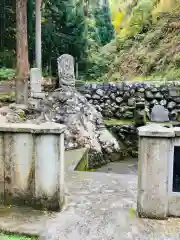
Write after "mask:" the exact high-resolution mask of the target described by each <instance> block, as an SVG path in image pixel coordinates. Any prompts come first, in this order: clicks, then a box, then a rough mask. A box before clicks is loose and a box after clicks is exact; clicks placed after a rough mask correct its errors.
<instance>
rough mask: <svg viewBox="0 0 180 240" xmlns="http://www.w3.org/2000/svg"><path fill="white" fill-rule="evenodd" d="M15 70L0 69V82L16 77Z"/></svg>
mask: <svg viewBox="0 0 180 240" xmlns="http://www.w3.org/2000/svg"><path fill="white" fill-rule="evenodd" d="M15 74H16V72H15V70H13V69H8V68H0V80H9V79H12V78H13V77H15Z"/></svg>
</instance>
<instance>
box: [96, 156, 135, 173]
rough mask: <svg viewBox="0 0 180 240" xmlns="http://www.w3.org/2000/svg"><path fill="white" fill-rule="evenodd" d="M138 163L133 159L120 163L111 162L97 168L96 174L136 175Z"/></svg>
mask: <svg viewBox="0 0 180 240" xmlns="http://www.w3.org/2000/svg"><path fill="white" fill-rule="evenodd" d="M137 170H138V161H137V159H135V158H129V159H126V160H124V161H121V162H111V163H108V164H107V165H105V166H103V167H101V168H99V169H98V170H97V172H105V173H117V174H133V175H137Z"/></svg>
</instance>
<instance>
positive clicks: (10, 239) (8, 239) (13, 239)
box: [0, 234, 37, 240]
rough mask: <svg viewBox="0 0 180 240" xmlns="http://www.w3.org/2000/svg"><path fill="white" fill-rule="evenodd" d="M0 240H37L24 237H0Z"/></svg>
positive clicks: (4, 235)
mask: <svg viewBox="0 0 180 240" xmlns="http://www.w3.org/2000/svg"><path fill="white" fill-rule="evenodd" d="M0 239H1V240H37V237H25V236H20V235H7V234H2V235H0Z"/></svg>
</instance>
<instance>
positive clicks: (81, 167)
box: [75, 153, 88, 171]
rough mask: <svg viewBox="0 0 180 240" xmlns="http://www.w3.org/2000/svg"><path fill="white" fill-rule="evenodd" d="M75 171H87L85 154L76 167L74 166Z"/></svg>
mask: <svg viewBox="0 0 180 240" xmlns="http://www.w3.org/2000/svg"><path fill="white" fill-rule="evenodd" d="M75 171H88V159H87V153H85V154H84V155H83V157H82V158H81V160H80V161H79V163H78V165H77V166H76V168H75Z"/></svg>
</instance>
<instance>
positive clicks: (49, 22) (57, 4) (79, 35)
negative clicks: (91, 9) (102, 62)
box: [29, 0, 87, 74]
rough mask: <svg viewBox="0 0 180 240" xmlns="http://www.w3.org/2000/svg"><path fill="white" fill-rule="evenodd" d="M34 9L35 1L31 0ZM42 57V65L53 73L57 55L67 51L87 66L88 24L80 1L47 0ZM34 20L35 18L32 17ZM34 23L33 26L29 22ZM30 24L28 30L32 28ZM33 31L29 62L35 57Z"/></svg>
mask: <svg viewBox="0 0 180 240" xmlns="http://www.w3.org/2000/svg"><path fill="white" fill-rule="evenodd" d="M29 2H31V4H29V7H30V10H29V11H30V12H32V5H33V3H32V0H29ZM29 15H30V14H29ZM42 16H43V18H42V56H43V68H44V70H45V71H46V72H49V73H50V74H51V73H53V74H55V73H56V72H57V70H56V69H57V58H58V57H59V56H60V55H61V54H64V53H68V54H71V55H73V56H74V57H75V59H76V60H77V61H78V63H79V68H80V70H81V68H84V62H85V59H86V58H87V25H86V22H85V16H84V9H83V5H82V3H81V2H80V1H77V2H76V4H74V2H73V1H67V0H61V1H59V0H54V1H44V4H43V6H42ZM33 21H35V19H34V17H33ZM30 26H31V25H30ZM30 26H29V30H30V29H31V27H30ZM34 34H35V33H34V31H33V33H32V34H31V38H30V39H29V48H30V62H31V65H32V64H33V59H34V49H35V46H34V42H35V36H34Z"/></svg>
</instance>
